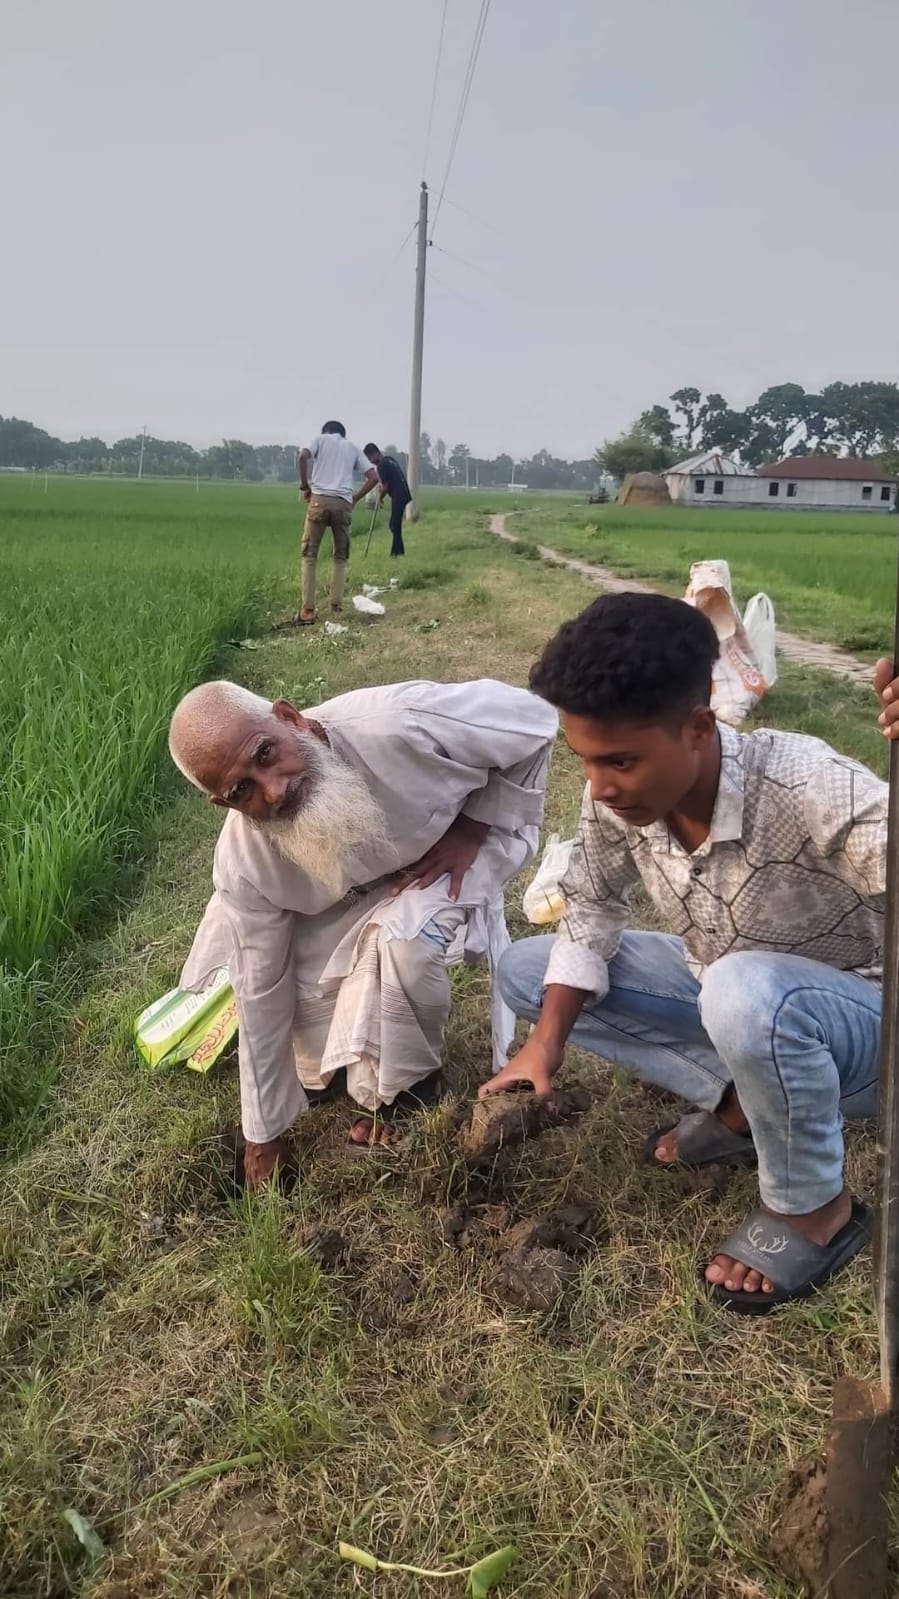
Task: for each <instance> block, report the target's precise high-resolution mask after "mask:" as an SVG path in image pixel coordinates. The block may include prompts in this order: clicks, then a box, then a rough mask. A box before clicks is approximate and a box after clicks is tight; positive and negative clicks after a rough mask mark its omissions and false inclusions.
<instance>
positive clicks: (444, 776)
mask: <svg viewBox="0 0 899 1599" xmlns="http://www.w3.org/2000/svg"><path fill="white" fill-rule="evenodd" d="M307 715H308V716H309V717H310V718H312V719H314V720H315V721H318V722H320V723H321V725H322V727H323V728H324V730H325V732H326V734H327V737H328V741H329V743H330V744H331V747H332V748H333V749H334V750H335V751H336V753H337V754H338V755H341V756H342V757H343V758H344V760H346V761H347V762H348V763H349V764H350V765H351V766H353V767H354V768H355V770H356V771H357V772H359V773H360V774H361V775H362V776H363V777H364V778H365V781H366V783H367V784H368V786H369V788H370V789H371V792H372V794H373V795H374V797H375V798H376V799H377V800H378V802H379V803H380V805H381V806H382V808H383V810H384V813H385V815H386V817H387V822H388V833H389V842H388V843H387V844H386V845H382V846H375V847H373V848H372V849H371V851H361V852H359V853H358V854H357V855H356V856H355V857H354V858H353V859H352V860H350V861H348V863H347V873H346V879H345V882H344V883H343V884H342V885H341V887H340V889H339V891H338V892H336V893H335V892H334V891H332V890H331V889H328V888H325V887H324V886H323V885H322V884H321V883H318V882H316V881H315V880H314V879H313V878H311V877H309V876H308V875H307V874H306V873H304V872H302V871H301V870H300V869H299V868H298V867H296V866H294V865H292V864H291V863H290V862H288V861H286V860H284V859H283V857H282V856H281V855H280V854H279V853H278V852H277V850H276V849H275V848H274V847H273V845H272V844H271V843H270V841H269V839H268V837H267V835H266V834H265V832H264V831H262V830H260V829H259V828H256V827H254V826H253V825H252V824H251V823H250V822H248V821H247V819H246V818H245V817H243V816H241V815H240V814H239V812H237V811H229V813H228V816H227V818H226V820H225V824H224V826H223V828H222V831H221V834H220V836H219V840H218V844H217V847H216V852H215V864H214V870H213V881H214V885H215V892H214V894H213V897H212V899H211V901H210V903H209V906H208V909H207V911H206V915H205V917H204V919H203V922H202V923H201V926H200V928H199V930H198V932H197V936H196V939H195V940H194V945H193V949H192V950H191V953H190V956H189V958H188V961H187V964H186V966H185V968H184V972H183V974H182V978H181V986H182V987H183V988H186V989H200V988H203V987H205V986H206V984H207V983H208V982H209V981H210V979H211V976H212V974H213V973H214V972H215V971H217V970H219V969H220V968H221V967H222V966H227V967H228V969H229V971H230V974H231V981H232V983H233V986H234V992H235V995H236V998H237V1006H238V1014H239V1017H240V1086H241V1106H242V1119H243V1130H244V1135H245V1137H246V1138H247V1139H249V1140H251V1141H252V1142H254V1143H265V1142H268V1141H269V1140H270V1139H273V1138H276V1137H278V1136H279V1135H280V1134H281V1133H283V1132H284V1131H285V1130H286V1128H287V1127H289V1126H290V1124H291V1122H293V1121H294V1120H295V1119H296V1117H297V1116H298V1115H299V1113H300V1112H301V1111H302V1110H303V1109H305V1108H306V1105H307V1100H306V1095H305V1093H304V1091H303V1086H302V1082H301V1080H300V1076H298V1069H299V1072H300V1075H301V1076H302V1079H303V1081H305V1083H306V1086H307V1087H311V1086H316V1085H317V1084H318V1082H320V1081H321V1080H323V1079H324V1080H326V1079H327V1078H328V1077H329V1076H330V1075H332V1074H333V1072H334V1071H336V1070H338V1069H339V1068H340V1067H344V1068H346V1069H347V1077H348V1086H349V1089H350V1092H351V1094H353V1097H355V1098H358V1099H359V1100H360V1103H363V1104H369V1105H370V1108H372V1109H373V1108H375V1106H376V1105H377V1104H378V1103H389V1102H390V1101H391V1100H392V1099H393V1098H394V1097H395V1095H396V1093H398V1092H399V1091H400V1090H401V1089H402V1088H403V1087H406V1086H408V1085H409V1084H410V1083H411V1082H414V1081H417V1080H418V1079H419V1078H421V1077H422V1076H424V1075H425V1074H426V1073H427V1072H428V1071H430V1070H432V1069H433V1061H432V1060H429V1059H427V1058H424V1059H413V1058H411V1056H412V1054H413V1053H414V1037H413V1035H414V1029H413V1030H412V1031H410V1032H409V1033H408V1035H407V1037H406V1039H405V1041H404V1040H403V1029H402V1025H400V1026H399V1027H397V1028H395V1029H394V1030H393V1032H392V1033H391V1030H390V1028H389V1027H388V1028H387V1029H386V1037H382V1036H381V1035H382V1032H383V1031H384V1030H383V1029H381V1027H380V1025H379V1024H378V1022H377V1019H376V1018H375V1017H374V1011H375V1010H376V1009H377V1001H376V994H377V986H378V983H379V982H385V983H386V982H389V983H390V984H391V985H393V986H392V987H391V994H392V996H393V999H392V1000H391V1005H392V1009H393V1012H394V1014H395V1013H396V1010H397V1006H396V1003H395V996H396V986H395V985H397V984H400V985H405V987H406V989H408V985H409V983H410V982H411V983H413V984H414V983H415V981H416V972H418V971H420V972H421V973H422V977H421V981H422V984H423V986H426V985H427V976H426V974H425V965H424V964H420V962H421V961H422V960H423V959H424V957H425V956H430V958H432V959H433V950H434V938H435V933H436V935H437V942H438V945H439V946H440V947H439V954H440V956H441V958H442V959H443V961H444V962H445V963H451V962H452V961H453V960H455V959H460V958H461V957H462V955H463V953H466V954H469V955H472V954H485V953H486V954H487V957H488V960H489V961H490V964H491V966H493V964H494V961H495V960H496V959H498V956H499V954H500V953H501V951H502V948H503V947H504V945H505V943H507V942H508V935H507V933H506V930H505V920H504V917H503V887H504V885H505V884H506V883H507V882H508V881H509V879H510V878H511V877H513V876H514V875H515V873H516V872H518V871H520V870H521V868H522V867H523V866H525V865H526V864H527V863H528V861H529V860H531V859H532V858H533V856H534V853H535V851H536V847H537V840H538V833H539V827H540V823H541V820H542V817H543V800H544V789H545V785H546V777H547V773H548V770H549V762H550V758H551V754H552V747H553V742H554V740H555V735H556V731H557V718H556V713H555V711H554V710H552V709H551V708H550V707H549V706H548V705H546V704H544V703H543V701H541V700H539V699H536V698H535V697H534V696H533V695H531V694H528V693H526V692H525V691H524V690H523V689H516V688H510V687H509V686H508V685H506V684H504V683H497V682H493V681H490V680H487V679H482V680H480V681H477V682H473V683H451V684H441V683H425V682H413V683H398V684H391V685H388V686H387V687H384V688H370V689H358V690H356V691H355V692H354V693H350V694H343V695H341V696H340V697H339V698H338V699H334V700H330V701H329V702H328V703H327V704H325V705H321V706H319V707H318V708H317V709H315V710H310V711H308V712H307ZM460 815H464V816H467V817H470V818H472V819H473V820H475V821H479V822H484V823H486V824H487V825H488V826H489V828H490V832H489V833H488V834H487V837H486V839H485V841H484V843H483V845H482V847H481V849H480V851H479V854H478V857H477V859H476V861H475V863H474V865H473V866H472V867H471V868H470V870H469V871H468V872H467V873H466V876H465V880H464V882H463V885H462V891H461V894H460V896H459V899H458V901H457V902H455V904H454V903H453V902H452V901H451V900H450V899H449V879H448V878H446V877H444V878H442V879H441V880H440V881H439V882H437V883H434V884H433V885H432V886H431V887H430V888H428V889H424V890H422V889H418V888H415V887H413V888H407V889H405V890H404V891H403V892H402V893H401V894H400V895H398V896H397V897H396V898H393V897H392V893H391V884H390V883H389V882H387V881H385V880H386V879H388V878H390V877H391V876H392V874H394V873H396V872H398V871H400V870H402V868H404V867H406V866H409V865H411V864H412V863H413V862H415V861H417V860H419V859H420V858H421V856H423V855H424V854H425V852H426V851H427V850H429V849H430V848H431V846H432V845H434V844H436V843H437V842H438V840H439V839H441V838H442V837H443V835H444V833H445V832H446V831H447V829H448V828H449V827H450V825H451V824H452V823H453V822H454V821H455V820H456V818H457V817H458V816H460ZM460 912H461V913H462V914H461V915H460V914H459V913H460ZM420 935H421V936H420ZM411 940H415V945H411V944H410V943H409V942H408V941H411ZM396 941H400V942H396ZM376 950H378V951H382V952H383V951H385V950H388V951H390V954H389V958H388V959H387V960H385V961H384V962H383V963H381V962H379V960H378V959H375V958H374V956H375V953H376ZM417 963H419V964H417ZM382 964H383V966H384V967H385V968H387V967H389V971H386V970H382ZM407 997H408V999H409V1001H410V1007H411V1009H410V1015H411V1013H413V1012H415V1004H414V998H415V996H414V993H408V995H407ZM422 1000H423V1002H424V1003H423V1008H422V1014H424V1013H426V1012H427V995H426V994H423V995H422ZM387 1009H388V1011H389V1010H390V1009H391V1006H390V1005H389V1006H388V1007H387ZM435 1014H436V1012H435ZM323 1019H324V1020H323ZM401 1020H402V1019H401V1018H400V1023H401ZM418 1020H419V1022H421V1015H419V1017H418ZM423 1028H424V1031H423V1033H422V1035H421V1038H420V1042H421V1044H422V1051H421V1052H422V1053H423V1054H424V1056H425V1057H427V1055H428V1052H429V1049H430V1050H431V1052H433V1047H434V1043H433V1039H432V1040H431V1041H430V1044H429V1045H427V1047H426V1044H425V1035H426V1034H427V1031H428V1027H427V1022H426V1020H425V1022H424V1023H423ZM440 1031H442V1022H441V1025H440V1028H439V1029H438V1033H439V1032H440ZM508 1036H509V1033H508V1030H507V1028H506V1025H505V1022H504V1020H501V1018H500V1016H499V1014H498V1012H497V1009H496V1004H495V1007H494V1046H495V1056H496V1057H497V1063H499V1059H498V1058H499V1057H500V1056H501V1054H502V1052H503V1051H504V1049H505V1047H506V1045H507V1043H508ZM379 1039H380V1042H379ZM438 1047H439V1038H438ZM382 1049H383V1050H384V1052H385V1058H381V1050H382ZM388 1050H389V1051H390V1052H391V1053H392V1055H393V1056H394V1057H396V1056H400V1057H402V1056H403V1054H404V1053H405V1054H406V1055H407V1056H409V1057H410V1058H406V1059H403V1058H390V1059H388V1058H386V1053H387V1051H388ZM314 1055H318V1056H319V1058H318V1060H316V1059H314V1058H313V1056H314Z"/></svg>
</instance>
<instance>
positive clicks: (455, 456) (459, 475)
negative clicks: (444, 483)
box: [447, 444, 471, 484]
mask: <svg viewBox="0 0 899 1599" xmlns="http://www.w3.org/2000/svg"><path fill="white" fill-rule="evenodd" d="M470 460H471V451H470V449H469V448H468V445H467V444H454V445H453V448H452V449H451V451H450V454H449V460H448V462H447V468H448V472H449V479H450V482H451V483H455V484H460V483H464V482H465V463H466V461H470Z"/></svg>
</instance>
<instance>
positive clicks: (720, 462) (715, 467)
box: [665, 450, 755, 505]
mask: <svg viewBox="0 0 899 1599" xmlns="http://www.w3.org/2000/svg"><path fill="white" fill-rule="evenodd" d="M754 477H755V473H754V472H753V470H752V467H751V466H743V465H742V463H741V462H740V461H735V460H734V459H733V457H732V456H730V455H722V453H721V451H720V450H707V451H706V452H705V454H704V455H691V456H690V457H689V459H688V460H686V461H678V463H677V466H673V467H672V468H671V470H670V472H666V473H665V482H666V483H667V485H668V493H669V495H670V496H671V502H672V504H673V505H744V504H746V503H747V502H746V501H745V500H744V498H743V497H742V494H741V487H742V485H743V484H745V482H746V480H747V478H749V479H752V478H754Z"/></svg>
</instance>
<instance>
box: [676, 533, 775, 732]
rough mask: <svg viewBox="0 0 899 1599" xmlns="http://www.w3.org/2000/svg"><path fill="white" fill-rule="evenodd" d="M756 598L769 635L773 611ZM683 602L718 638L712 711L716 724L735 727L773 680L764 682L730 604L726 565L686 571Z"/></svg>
mask: <svg viewBox="0 0 899 1599" xmlns="http://www.w3.org/2000/svg"><path fill="white" fill-rule="evenodd" d="M756 598H757V599H760V600H761V599H762V598H764V600H765V602H766V606H767V613H770V631H771V632H772V633H773V622H774V607H773V606H772V605H771V601H770V600H769V599H768V598H767V596H761V595H759V596H756ZM684 599H685V600H686V601H687V604H688V605H695V607H696V609H697V610H698V611H702V613H703V615H704V616H707V617H708V619H709V621H710V622H711V624H712V626H713V627H714V629H715V632H716V633H717V635H718V643H719V645H720V647H721V653H720V655H719V657H718V660H717V661H716V662H715V669H714V672H713V673H712V710H713V711H714V712H715V715H716V716H717V717H718V719H719V721H722V722H728V723H729V724H730V725H731V726H732V727H737V726H739V724H740V722H742V721H743V720H744V719H745V718H746V717H747V716H748V715H749V712H750V711H751V710H752V709H753V708H754V707H755V706H756V705H757V704H758V702H759V700H760V699H761V698H762V695H763V694H765V693H766V691H767V689H768V688H769V686H770V682H771V681H773V679H771V680H769V679H767V678H766V676H765V673H764V671H763V670H762V667H761V663H760V662H759V660H758V657H757V656H756V653H755V650H754V649H753V646H752V643H751V641H750V638H749V635H748V633H747V631H746V628H745V626H744V625H743V620H742V618H741V616H740V613H739V611H738V610H737V607H736V606H735V604H734V600H733V592H732V590H731V582H730V568H729V566H728V564H727V562H726V561H697V562H695V564H694V565H693V566H691V568H690V582H689V584H688V586H687V592H686V594H685V595H684ZM747 609H748V607H747ZM767 613H766V620H765V624H764V630H765V634H766V636H767V633H768V631H769V622H768V620H767ZM759 620H761V618H760V617H759ZM769 664H770V662H769ZM775 675H776V673H775Z"/></svg>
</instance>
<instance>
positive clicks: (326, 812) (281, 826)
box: [255, 733, 390, 898]
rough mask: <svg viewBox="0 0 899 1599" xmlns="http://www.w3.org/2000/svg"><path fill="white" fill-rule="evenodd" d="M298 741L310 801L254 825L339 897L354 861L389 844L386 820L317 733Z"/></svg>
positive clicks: (358, 780) (348, 882) (281, 852)
mask: <svg viewBox="0 0 899 1599" xmlns="http://www.w3.org/2000/svg"><path fill="white" fill-rule="evenodd" d="M297 739H298V742H299V744H300V747H301V748H302V751H303V755H304V758H305V760H306V769H307V771H308V773H309V792H308V797H307V798H306V800H305V802H304V804H303V805H302V806H301V808H300V810H299V811H297V813H296V815H295V816H282V817H279V816H275V817H272V818H271V819H270V820H269V821H266V822H258V823H256V824H255V825H256V826H257V827H259V828H260V830H261V831H262V832H264V833H265V835H266V837H267V838H268V839H269V840H270V841H271V843H272V844H273V846H274V848H275V849H276V850H277V851H278V853H279V855H283V857H284V859H285V860H287V861H290V862H291V863H292V864H293V865H294V866H298V867H299V868H300V870H301V871H303V872H305V873H306V875H307V876H308V877H312V878H315V880H316V881H317V882H319V883H321V884H323V886H324V887H325V888H328V889H330V890H331V892H332V893H333V894H334V895H335V896H336V897H337V898H341V897H342V896H343V895H344V894H345V893H346V892H347V889H348V888H351V887H353V886H355V885H354V884H353V878H352V874H351V867H350V865H349V862H350V860H351V858H352V857H353V856H354V855H356V854H358V853H362V852H364V853H369V852H372V851H374V852H375V853H377V851H378V849H379V847H383V848H386V847H387V846H388V845H389V842H390V837H389V833H388V828H387V818H386V816H385V815H384V812H383V810H382V808H381V806H380V805H379V804H378V802H377V800H376V799H375V798H374V796H373V795H372V793H371V791H370V790H369V788H368V786H367V784H366V783H365V781H364V779H363V778H361V777H360V776H359V774H358V772H355V771H354V770H353V768H352V767H351V766H350V765H349V764H348V763H347V762H346V761H345V760H344V759H343V758H342V756H340V755H337V754H335V752H334V750H332V749H331V748H330V746H329V745H327V744H324V743H323V742H322V740H321V739H319V738H317V737H316V736H315V734H314V733H299V734H297Z"/></svg>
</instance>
